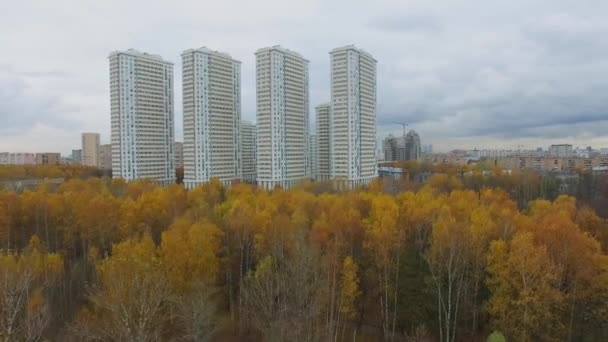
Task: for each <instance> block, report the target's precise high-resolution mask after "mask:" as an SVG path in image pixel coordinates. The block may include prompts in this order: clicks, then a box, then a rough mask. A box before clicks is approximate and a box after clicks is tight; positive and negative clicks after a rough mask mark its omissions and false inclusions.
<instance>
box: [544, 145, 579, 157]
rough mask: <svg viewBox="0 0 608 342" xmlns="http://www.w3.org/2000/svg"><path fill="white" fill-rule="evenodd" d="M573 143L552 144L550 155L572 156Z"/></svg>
mask: <svg viewBox="0 0 608 342" xmlns="http://www.w3.org/2000/svg"><path fill="white" fill-rule="evenodd" d="M573 154H574V153H573V150H572V145H569V144H559V145H551V146H550V147H549V156H551V157H560V158H564V157H571V156H572V155H573Z"/></svg>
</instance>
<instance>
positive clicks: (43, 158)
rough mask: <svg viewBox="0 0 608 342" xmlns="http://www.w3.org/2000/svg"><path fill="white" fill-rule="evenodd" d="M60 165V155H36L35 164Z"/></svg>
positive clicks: (46, 153)
mask: <svg viewBox="0 0 608 342" xmlns="http://www.w3.org/2000/svg"><path fill="white" fill-rule="evenodd" d="M59 163H61V154H60V153H53V152H44V153H36V164H38V165H46V164H59Z"/></svg>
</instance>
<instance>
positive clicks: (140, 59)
mask: <svg viewBox="0 0 608 342" xmlns="http://www.w3.org/2000/svg"><path fill="white" fill-rule="evenodd" d="M109 60H110V111H111V116H112V175H113V177H115V178H124V179H126V180H127V181H129V180H134V179H140V178H147V179H152V180H156V181H158V182H160V183H161V184H163V185H166V184H170V183H174V182H175V167H174V165H173V162H174V160H173V141H174V139H173V64H172V63H171V62H168V61H166V60H164V59H162V58H161V57H160V56H157V55H151V54H147V53H142V52H139V51H136V50H132V49H131V50H127V51H116V52H113V53H111V54H110V57H109Z"/></svg>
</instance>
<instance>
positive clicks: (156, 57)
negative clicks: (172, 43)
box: [109, 49, 173, 65]
mask: <svg viewBox="0 0 608 342" xmlns="http://www.w3.org/2000/svg"><path fill="white" fill-rule="evenodd" d="M114 55H130V56H134V57H139V58H146V59H150V60H154V61H157V62H162V63H166V64H171V65H173V62H170V61H167V60H165V59H163V58H162V57H161V56H160V55H153V54H150V53H147V52H141V51H138V50H135V49H128V50H125V51H113V52H112V53H110V56H109V57H112V56H114Z"/></svg>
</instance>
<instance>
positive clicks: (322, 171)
mask: <svg viewBox="0 0 608 342" xmlns="http://www.w3.org/2000/svg"><path fill="white" fill-rule="evenodd" d="M315 109H316V113H317V175H316V176H317V177H316V179H318V180H327V179H329V178H330V176H331V146H332V143H331V142H332V137H331V127H332V125H331V123H332V118H331V103H330V102H328V103H323V104H320V105H318V106H317V107H316V108H315Z"/></svg>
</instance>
